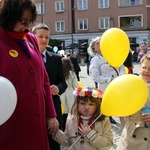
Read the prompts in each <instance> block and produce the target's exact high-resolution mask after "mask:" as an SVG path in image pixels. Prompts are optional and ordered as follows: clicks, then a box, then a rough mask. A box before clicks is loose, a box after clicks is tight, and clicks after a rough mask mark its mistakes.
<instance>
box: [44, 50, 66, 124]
mask: <svg viewBox="0 0 150 150" xmlns="http://www.w3.org/2000/svg"><path fill="white" fill-rule="evenodd" d="M45 67H46V71H47V73H48V76H49V79H50V84H51V85H53V84H54V85H56V86H57V87H58V89H59V95H61V94H62V93H64V92H65V90H66V88H67V84H66V82H65V77H64V74H63V65H62V61H61V57H60V56H58V55H57V54H54V53H52V52H49V51H46V63H45ZM59 95H55V96H53V101H54V106H55V109H56V113H57V119H58V121H59V124H60V126H61V125H62V113H61V101H60V97H59Z"/></svg>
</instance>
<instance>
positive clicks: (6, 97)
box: [0, 76, 17, 125]
mask: <svg viewBox="0 0 150 150" xmlns="http://www.w3.org/2000/svg"><path fill="white" fill-rule="evenodd" d="M16 104H17V93H16V89H15V87H14V86H13V84H12V83H11V82H10V81H9V80H8V79H6V78H4V77H2V76H0V125H2V124H3V123H5V122H6V121H7V120H8V119H9V118H10V117H11V115H12V114H13V112H14V110H15V108H16Z"/></svg>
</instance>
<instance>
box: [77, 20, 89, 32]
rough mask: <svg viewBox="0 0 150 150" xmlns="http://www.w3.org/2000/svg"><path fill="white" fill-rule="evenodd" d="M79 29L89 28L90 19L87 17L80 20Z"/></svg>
mask: <svg viewBox="0 0 150 150" xmlns="http://www.w3.org/2000/svg"><path fill="white" fill-rule="evenodd" d="M78 29H79V30H87V29H88V20H87V19H81V20H78Z"/></svg>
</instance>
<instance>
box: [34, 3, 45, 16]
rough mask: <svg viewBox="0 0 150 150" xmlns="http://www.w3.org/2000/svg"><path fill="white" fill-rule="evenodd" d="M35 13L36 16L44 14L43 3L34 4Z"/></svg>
mask: <svg viewBox="0 0 150 150" xmlns="http://www.w3.org/2000/svg"><path fill="white" fill-rule="evenodd" d="M36 11H37V14H38V15H41V14H44V12H45V11H44V3H42V5H41V3H38V4H36Z"/></svg>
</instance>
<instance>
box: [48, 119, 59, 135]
mask: <svg viewBox="0 0 150 150" xmlns="http://www.w3.org/2000/svg"><path fill="white" fill-rule="evenodd" d="M47 128H48V133H49V134H54V133H56V132H57V131H58V130H59V123H58V121H57V119H56V118H51V119H48V120H47Z"/></svg>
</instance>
